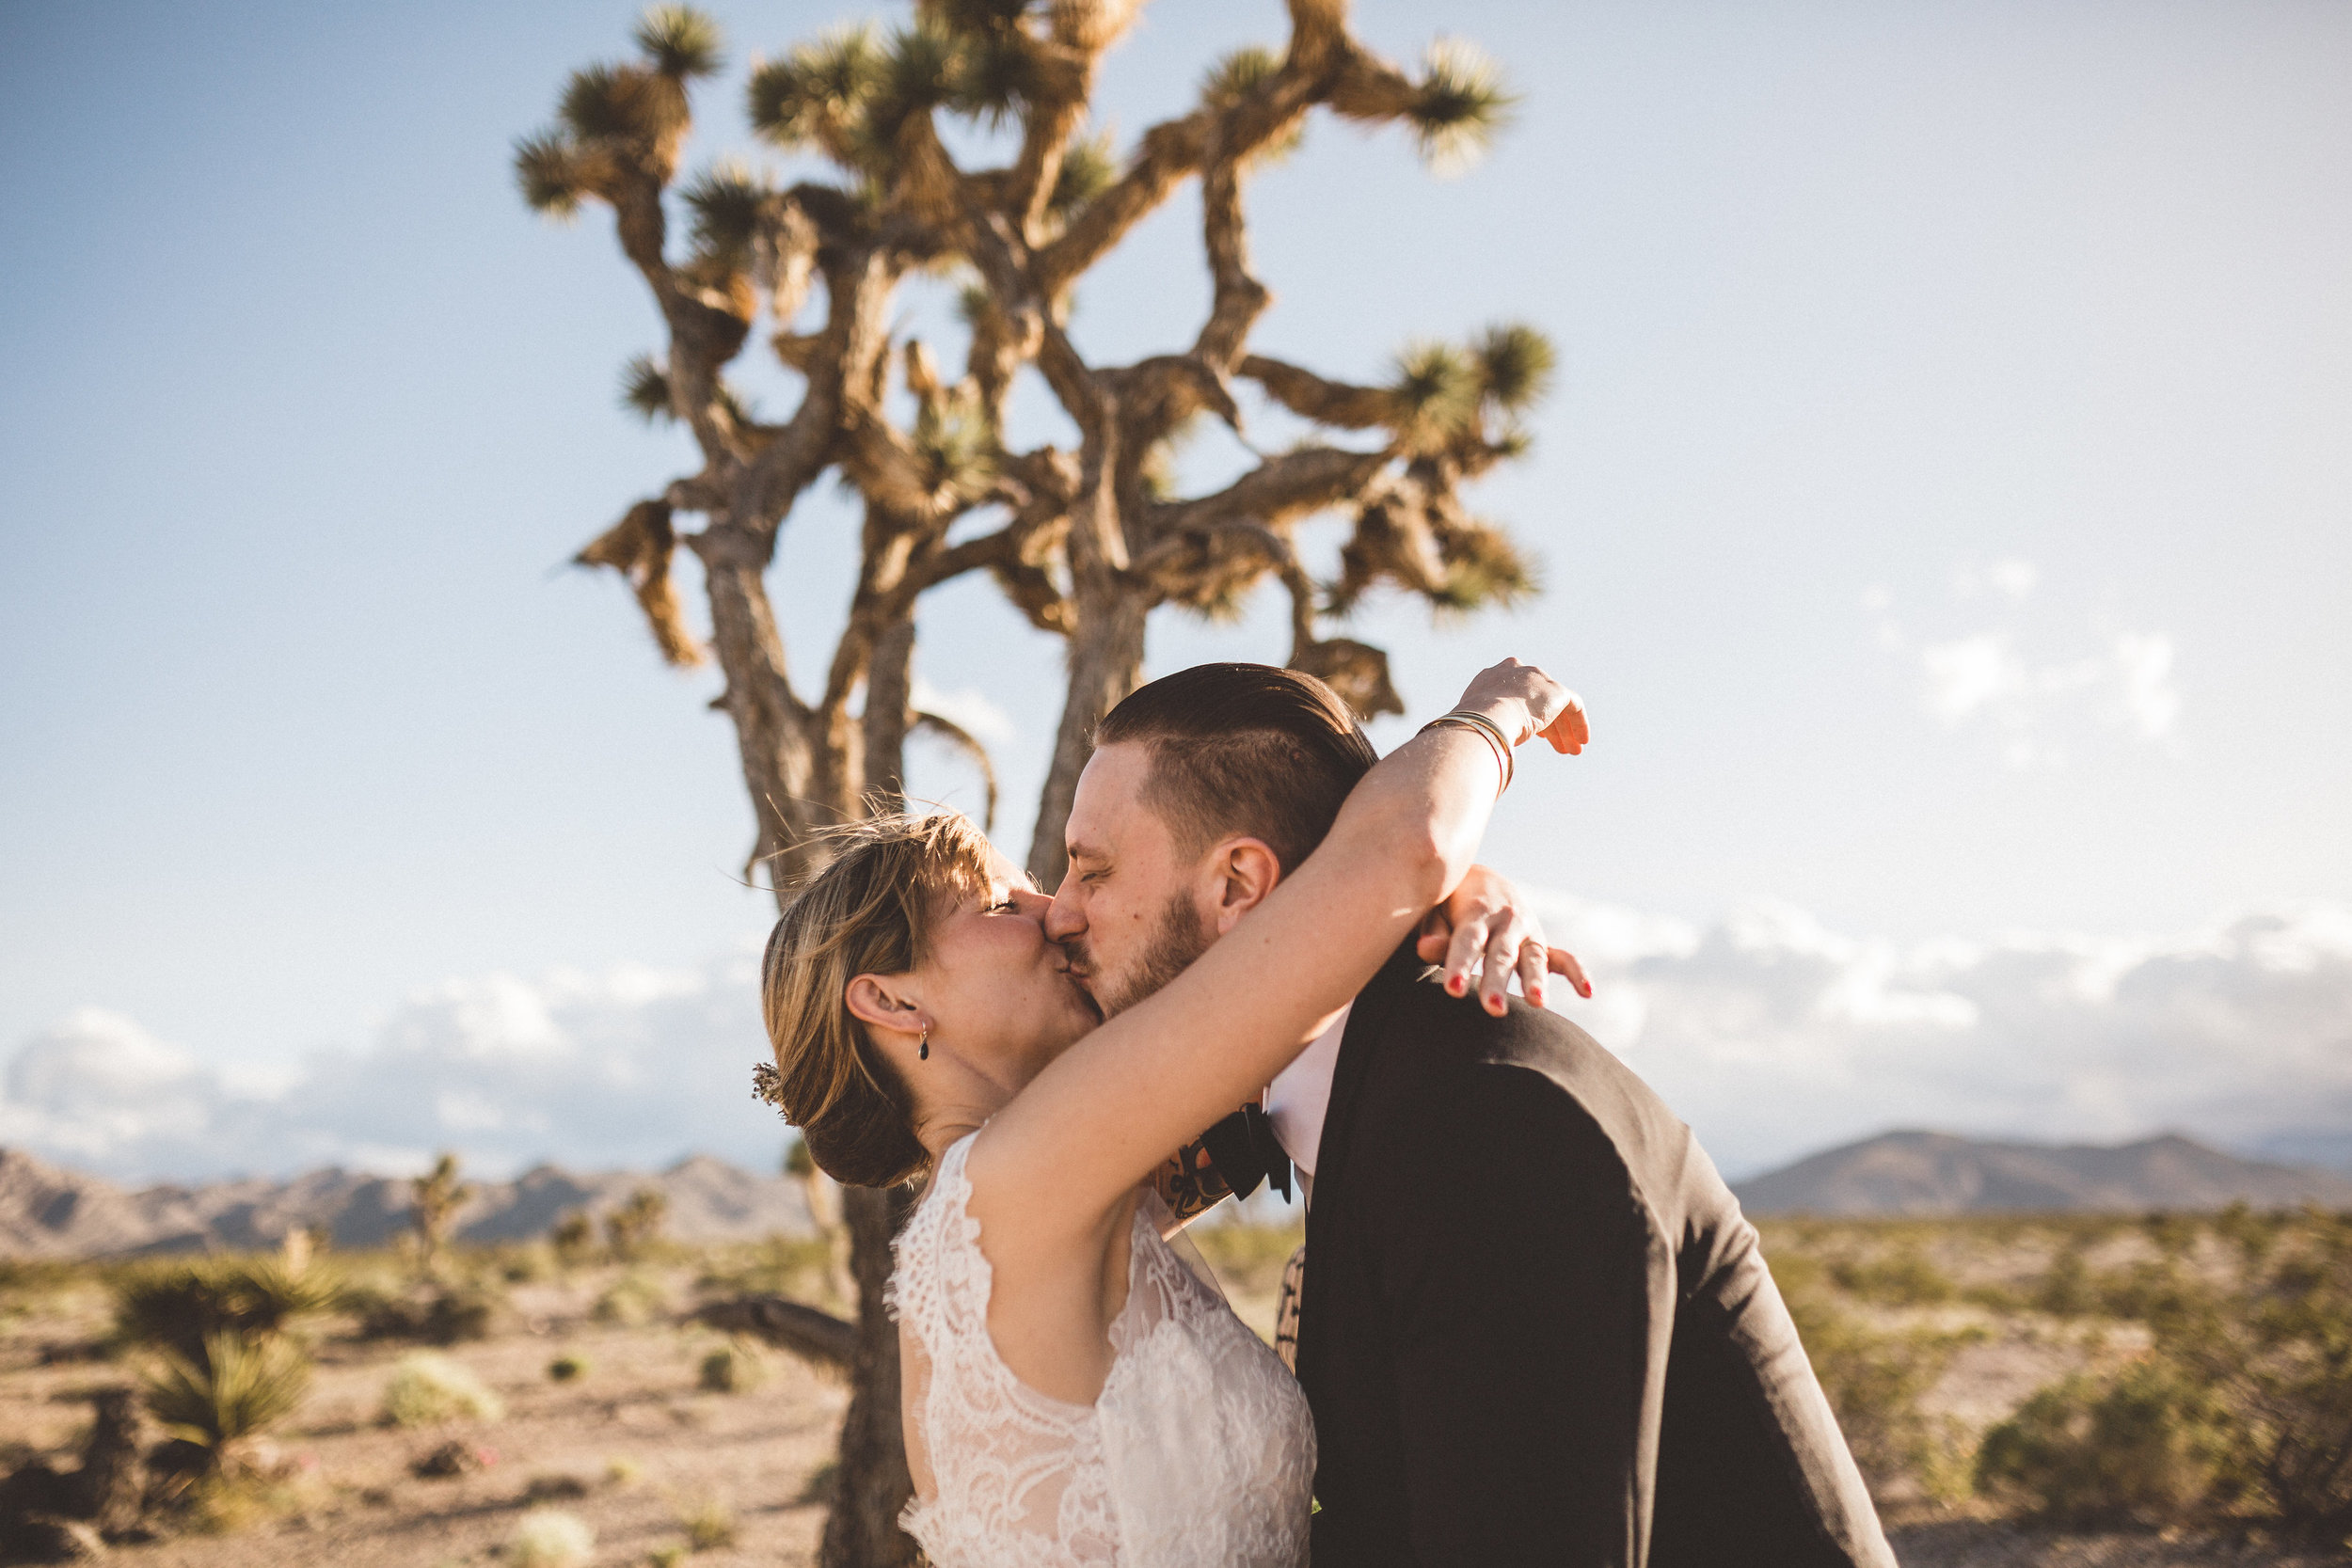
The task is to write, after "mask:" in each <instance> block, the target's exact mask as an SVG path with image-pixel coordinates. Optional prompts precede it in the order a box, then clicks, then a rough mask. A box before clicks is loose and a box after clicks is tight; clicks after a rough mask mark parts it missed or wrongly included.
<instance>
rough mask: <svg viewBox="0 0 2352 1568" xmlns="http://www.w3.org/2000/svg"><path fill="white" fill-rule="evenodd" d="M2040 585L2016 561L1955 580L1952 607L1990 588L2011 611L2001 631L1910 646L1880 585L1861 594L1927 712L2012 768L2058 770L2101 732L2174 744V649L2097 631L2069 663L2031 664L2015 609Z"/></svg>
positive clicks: (2177, 701)
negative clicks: (1980, 740)
mask: <svg viewBox="0 0 2352 1568" xmlns="http://www.w3.org/2000/svg"><path fill="white" fill-rule="evenodd" d="M2039 580H2040V574H2039V573H2038V572H2037V571H2036V570H2035V568H2034V566H2033V563H2032V562H2026V561H2018V560H2006V561H1996V562H1994V563H1993V564H1992V565H1991V566H1989V567H1987V568H1985V569H1984V570H1983V571H1982V572H1981V573H1979V572H1978V571H1976V570H1974V569H1973V568H1972V569H1970V570H1967V571H1963V573H1961V574H1960V575H1959V577H1958V578H1956V579H1955V580H1954V583H1953V596H1954V598H1955V599H1957V600H1959V601H1961V602H1963V603H1965V602H1967V601H1970V600H1973V599H1976V598H1978V597H1979V595H1980V594H1981V592H1982V590H1983V589H1984V588H1986V587H1987V586H1990V587H1991V588H1992V589H1993V590H1994V592H1995V593H1996V594H1998V595H1999V596H2000V597H2001V598H2003V599H2005V600H2006V601H2008V606H2009V608H2008V610H2006V611H2005V612H2003V619H2002V621H2001V624H1999V625H1996V626H1990V627H1985V628H1983V629H1979V630H1972V631H1967V632H1964V633H1963V634H1961V635H1958V636H1951V637H1943V638H1931V639H1925V640H1920V641H1914V639H1913V638H1912V637H1911V635H1910V634H1909V632H1908V631H1907V630H1906V628H1905V626H1904V625H1903V623H1902V622H1900V621H1899V620H1898V619H1897V618H1896V615H1895V595H1894V594H1893V593H1892V592H1891V591H1889V590H1888V589H1886V588H1885V587H1884V586H1883V585H1881V586H1874V587H1872V588H1870V589H1868V590H1867V591H1866V592H1865V593H1864V594H1863V595H1862V606H1863V609H1864V610H1867V612H1868V613H1869V615H1870V617H1871V625H1872V628H1873V631H1874V632H1875V635H1876V638H1877V641H1878V644H1879V646H1880V647H1881V648H1882V649H1883V650H1884V651H1885V652H1886V653H1888V654H1890V655H1893V656H1894V657H1897V658H1899V659H1901V660H1903V661H1904V662H1906V663H1908V664H1911V665H1912V666H1913V667H1914V668H1915V670H1916V671H1917V673H1918V676H1919V682H1920V685H1919V695H1920V702H1921V704H1922V705H1923V706H1925V707H1926V709H1927V711H1928V712H1929V713H1931V715H1933V716H1934V717H1935V718H1937V719H1939V720H1941V721H1943V722H1944V723H1945V724H1946V725H1947V727H1950V728H1954V729H1959V728H1963V727H1968V726H1982V727H1984V728H1985V729H1988V730H1989V731H1991V733H1992V734H1993V736H1994V737H1995V738H1996V740H1997V742H1998V745H1999V751H2000V755H2001V757H2002V760H2003V761H2004V762H2006V763H2007V764H2008V765H2009V766H2010V767H2011V768H2033V767H2041V766H2056V765H2060V764H2063V763H2064V762H2065V761H2066V760H2067V758H2068V755H2069V752H2070V750H2071V749H2072V748H2074V746H2077V745H2078V744H2080V742H2081V741H2082V740H2083V739H2084V738H2086V737H2087V736H2089V735H2090V734H2091V733H2093V732H2095V731H2097V730H2100V729H2106V730H2111V731H2122V732H2123V733H2126V734H2129V735H2132V736H2137V738H2138V739H2140V740H2142V741H2148V742H2165V741H2169V739H2171V737H2172V736H2173V731H2174V726H2175V723H2176V721H2178V720H2179V718H2180V714H2181V697H2180V693H2179V691H2178V690H2177V689H2175V687H2174V686H2173V682H2172V665H2173V645H2172V640H2171V639H2170V638H2169V637H2167V636H2165V635H2163V634H2161V633H2154V632H2137V631H2128V630H2108V631H2106V632H2098V631H2096V629H2095V628H2094V640H2093V642H2092V645H2091V646H2090V648H2089V649H2088V650H2085V651H2083V652H2081V653H2079V654H2077V655H2076V656H2074V657H2069V658H2061V659H2055V660H2051V659H2044V658H2041V657H2035V656H2034V655H2032V654H2031V653H2029V652H2028V651H2027V646H2026V644H2027V641H2028V640H2027V638H2026V627H2025V626H2024V624H2023V622H2022V620H2021V618H2020V611H2019V610H2018V607H2019V606H2020V605H2022V604H2023V602H2024V600H2025V599H2026V595H2027V594H2030V593H2031V592H2032V591H2033V589H2034V587H2035V585H2036V583H2037V582H2038V581H2039ZM2037 641H2039V640H2037ZM2077 645H2078V646H2079V644H2077Z"/></svg>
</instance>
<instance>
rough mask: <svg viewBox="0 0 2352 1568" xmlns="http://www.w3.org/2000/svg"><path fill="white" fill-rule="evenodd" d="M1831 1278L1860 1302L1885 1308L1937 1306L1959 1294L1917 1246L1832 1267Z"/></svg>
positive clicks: (1848, 1260)
mask: <svg viewBox="0 0 2352 1568" xmlns="http://www.w3.org/2000/svg"><path fill="white" fill-rule="evenodd" d="M1830 1277H1831V1278H1832V1279H1834V1280H1836V1282H1837V1288H1838V1289H1839V1290H1841V1291H1846V1292H1847V1293H1848V1294H1850V1295H1851V1296H1854V1297H1855V1298H1857V1299H1858V1300H1862V1301H1868V1302H1876V1303H1879V1304H1880V1305H1882V1306H1886V1307H1934V1306H1938V1305H1940V1304H1942V1303H1944V1302H1947V1301H1949V1300H1951V1299H1952V1297H1953V1296H1954V1295H1955V1294H1957V1293H1958V1291H1957V1288H1956V1287H1955V1286H1954V1285H1953V1284H1952V1282H1951V1279H1950V1278H1949V1277H1948V1276H1947V1275H1946V1274H1945V1273H1944V1271H1943V1270H1941V1269H1939V1268H1937V1267H1936V1266H1935V1265H1934V1264H1933V1263H1931V1262H1929V1261H1928V1259H1927V1258H1926V1257H1925V1255H1923V1254H1922V1253H1921V1252H1920V1251H1919V1249H1918V1248H1917V1247H1915V1246H1905V1247H1899V1248H1898V1249H1897V1250H1896V1251H1895V1252H1893V1253H1892V1254H1890V1255H1887V1256H1883V1257H1871V1258H1867V1259H1847V1260H1845V1261H1841V1262H1838V1263H1836V1264H1833V1265H1831V1268H1830Z"/></svg>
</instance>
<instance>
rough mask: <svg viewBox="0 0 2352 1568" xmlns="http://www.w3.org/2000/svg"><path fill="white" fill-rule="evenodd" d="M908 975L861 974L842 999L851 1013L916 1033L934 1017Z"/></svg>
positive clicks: (877, 1024) (880, 1025) (862, 1019)
mask: <svg viewBox="0 0 2352 1568" xmlns="http://www.w3.org/2000/svg"><path fill="white" fill-rule="evenodd" d="M907 979H908V977H907V976H906V975H904V974H860V975H858V976H857V977H856V978H855V979H853V980H851V981H850V987H849V990H848V991H847V992H845V993H844V995H843V997H842V1001H843V1003H844V1004H845V1005H846V1006H848V1007H849V1009H850V1017H851V1018H854V1019H856V1020H858V1021H859V1022H863V1023H870V1024H872V1025H873V1026H874V1027H876V1028H878V1029H895V1030H897V1031H898V1033H900V1034H902V1035H912V1034H916V1033H918V1032H920V1031H921V1030H923V1029H924V1028H926V1027H928V1026H929V1023H930V1020H929V1019H927V1018H926V1017H925V1016H924V1014H923V1005H922V1003H921V1002H920V1001H919V1000H917V999H916V997H915V995H914V990H913V989H912V988H911V987H909V985H908V984H907Z"/></svg>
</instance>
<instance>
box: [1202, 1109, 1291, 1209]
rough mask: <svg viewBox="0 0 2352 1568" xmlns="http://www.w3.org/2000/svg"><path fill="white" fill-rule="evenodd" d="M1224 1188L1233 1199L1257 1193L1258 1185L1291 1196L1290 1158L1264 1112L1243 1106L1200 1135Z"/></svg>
mask: <svg viewBox="0 0 2352 1568" xmlns="http://www.w3.org/2000/svg"><path fill="white" fill-rule="evenodd" d="M1200 1142H1201V1144H1202V1146H1203V1147H1205V1148H1207V1149H1208V1151H1209V1163H1210V1164H1213V1165H1215V1166H1216V1174H1217V1175H1218V1176H1219V1177H1220V1178H1222V1179H1223V1180H1224V1182H1225V1185H1226V1188H1227V1190H1228V1191H1230V1192H1231V1193H1232V1195H1233V1196H1234V1197H1235V1198H1236V1199H1240V1198H1245V1197H1248V1196H1249V1195H1250V1194H1251V1193H1254V1192H1256V1191H1257V1190H1258V1183H1260V1182H1261V1181H1263V1182H1264V1183H1265V1184H1266V1185H1267V1186H1269V1187H1271V1188H1273V1189H1274V1190H1275V1191H1276V1192H1278V1193H1280V1194H1281V1195H1282V1196H1284V1197H1286V1198H1287V1197H1289V1196H1291V1157H1290V1156H1289V1155H1288V1154H1287V1153H1285V1152H1283V1149H1282V1141H1281V1140H1280V1139H1279V1138H1277V1137H1276V1136H1275V1135H1274V1123H1273V1122H1272V1121H1270V1120H1269V1119H1267V1117H1266V1114H1265V1112H1264V1111H1263V1110H1261V1109H1260V1108H1258V1107H1257V1106H1255V1105H1245V1106H1243V1107H1242V1108H1241V1109H1240V1110H1238V1111H1235V1112H1234V1113H1233V1114H1232V1116H1230V1117H1225V1118H1224V1119H1223V1120H1222V1121H1219V1122H1218V1123H1217V1124H1216V1126H1215V1127H1212V1128H1210V1129H1209V1130H1208V1131H1207V1132H1203V1133H1202V1134H1201V1135H1200Z"/></svg>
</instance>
